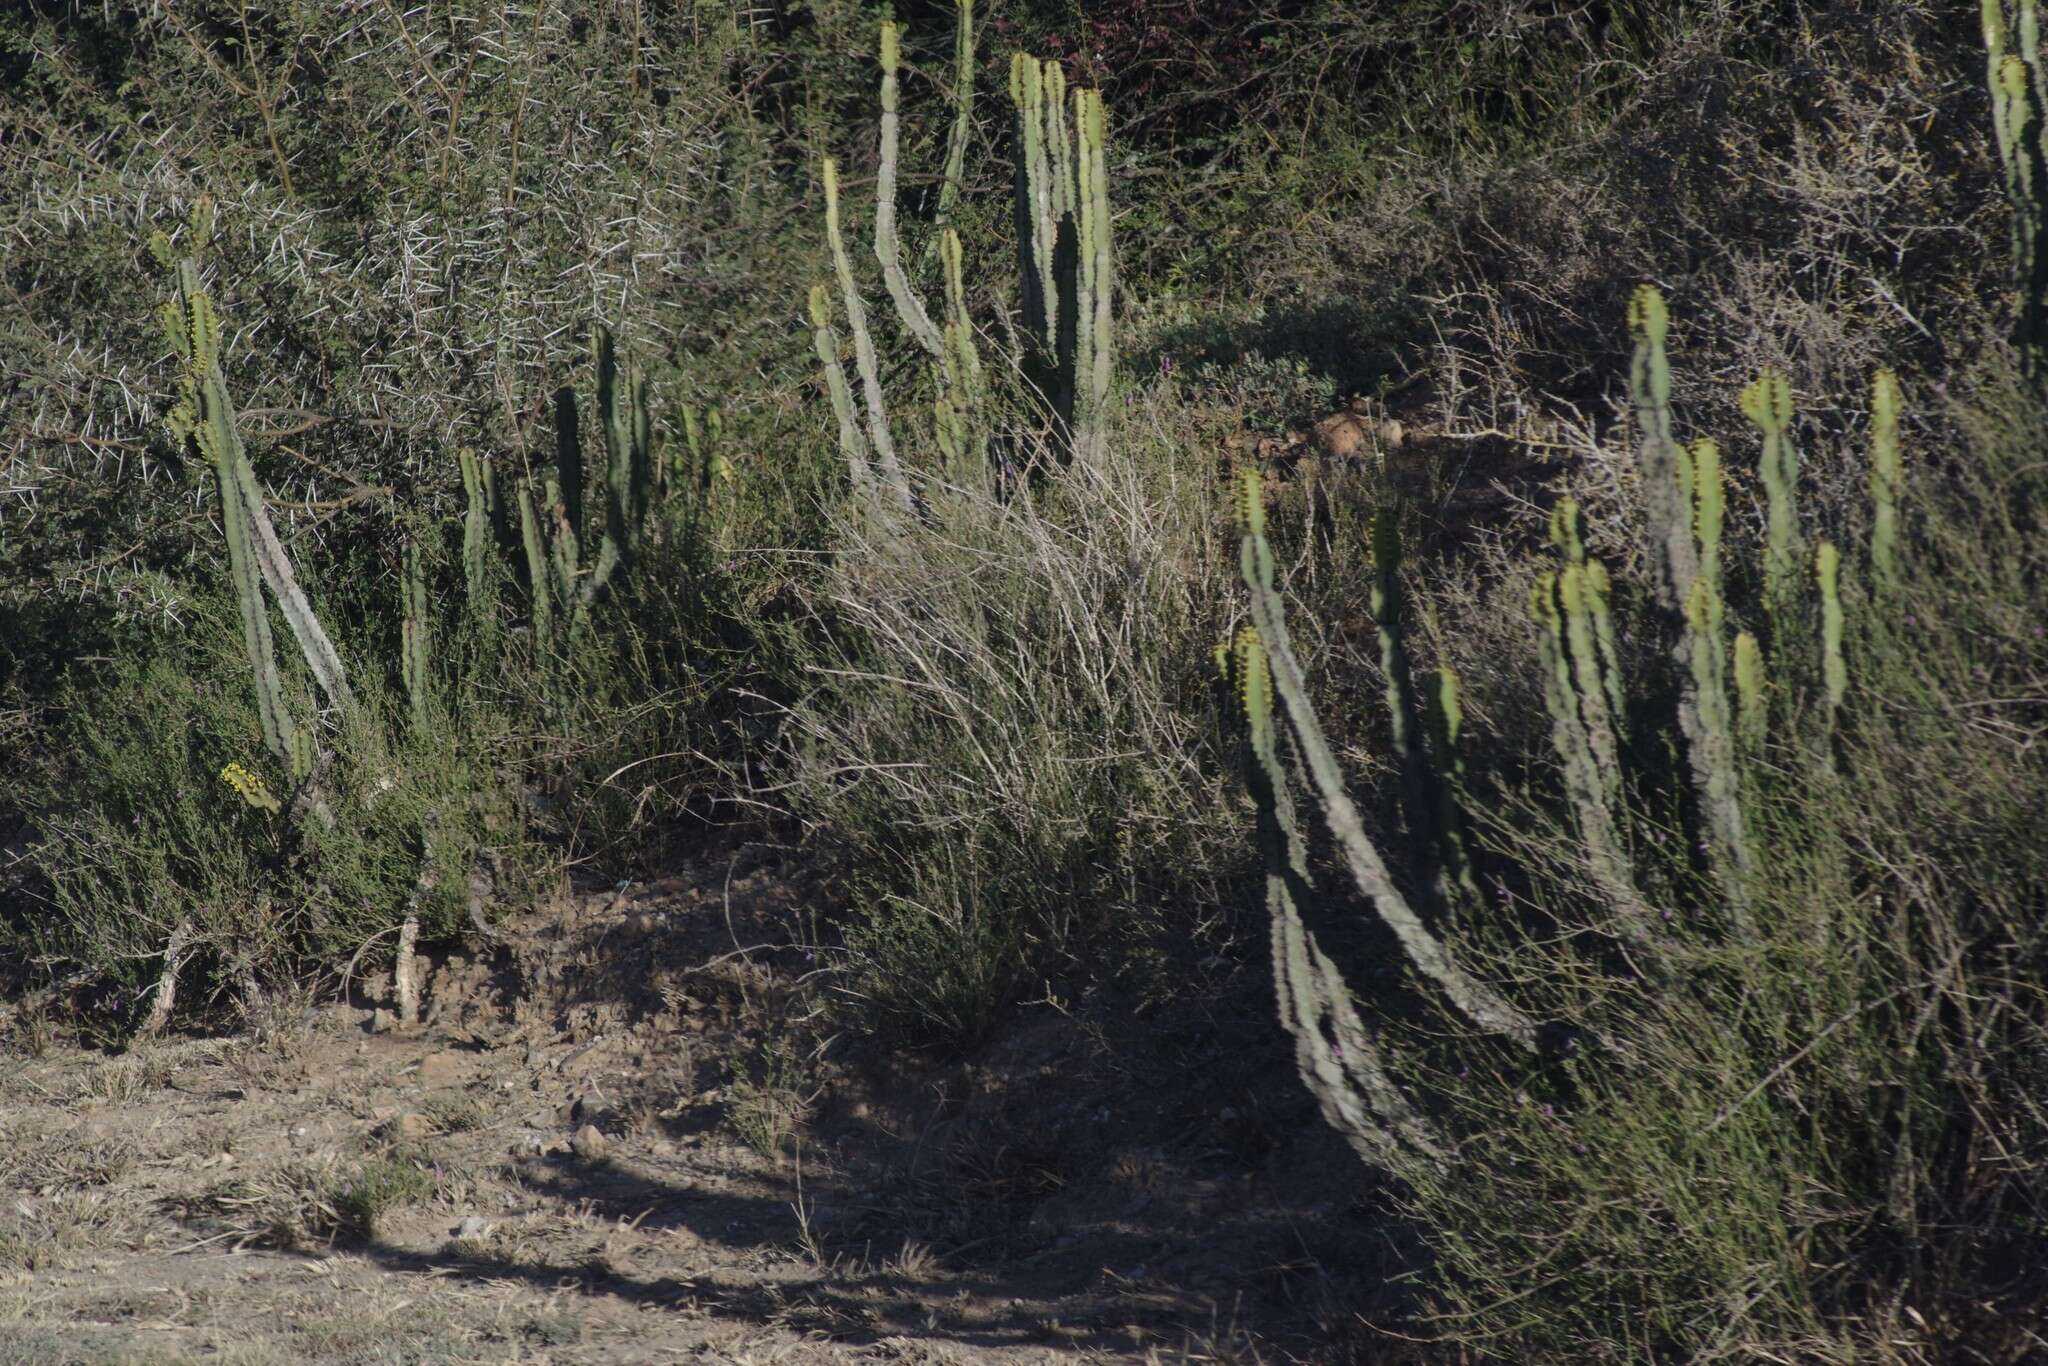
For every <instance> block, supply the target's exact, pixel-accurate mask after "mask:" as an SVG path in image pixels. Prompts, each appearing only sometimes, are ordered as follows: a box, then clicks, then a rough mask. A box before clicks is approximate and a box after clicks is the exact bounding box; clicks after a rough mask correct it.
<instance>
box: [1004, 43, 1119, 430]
mask: <svg viewBox="0 0 2048 1366" xmlns="http://www.w3.org/2000/svg"><path fill="white" fill-rule="evenodd" d="M1068 94H1069V92H1068V90H1067V87H1066V78H1065V75H1064V73H1063V72H1062V70H1061V68H1060V65H1059V63H1057V62H1040V61H1038V60H1037V59H1036V58H1033V57H1029V56H1026V55H1024V54H1023V53H1018V54H1017V55H1016V56H1015V57H1014V58H1013V59H1012V61H1011V66H1010V99H1011V103H1012V105H1013V106H1014V110H1015V129H1016V137H1015V140H1014V141H1015V151H1014V156H1015V158H1016V186H1017V194H1018V202H1017V230H1018V253H1019V267H1020V273H1021V275H1022V277H1023V282H1024V324H1025V330H1026V331H1027V332H1028V333H1029V334H1030V336H1031V338H1032V341H1033V343H1034V345H1035V346H1036V348H1037V353H1038V358H1039V361H1040V365H1039V369H1040V370H1041V372H1043V374H1044V375H1045V378H1044V380H1043V382H1042V383H1041V385H1040V387H1041V388H1043V389H1045V390H1046V392H1047V397H1048V398H1049V399H1050V400H1051V402H1052V405H1053V408H1054V411H1055V413H1056V414H1057V416H1058V418H1059V420H1060V422H1061V424H1062V425H1063V426H1064V427H1065V429H1066V432H1067V434H1068V437H1069V439H1070V440H1071V442H1072V444H1073V449H1074V451H1075V453H1076V454H1078V455H1079V456H1081V457H1082V459H1083V460H1084V461H1085V462H1090V463H1092V462H1097V461H1099V460H1100V459H1101V458H1102V456H1103V454H1104V451H1103V439H1104V422H1105V419H1106V416H1107V410H1108V403H1109V387H1110V382H1111V379H1112V378H1113V376H1114V372H1115V366H1116V346H1115V326H1114V319H1113V314H1112V310H1111V297H1112V294H1113V292H1114V283H1115V264H1114V255H1113V253H1112V250H1111V245H1110V210H1109V163H1108V157H1107V142H1108V132H1107V126H1108V125H1107V115H1106V113H1105V111H1104V107H1103V103H1102V95H1101V92H1100V91H1095V90H1074V91H1072V92H1071V94H1072V108H1071V110H1070V109H1069V108H1068V103H1067V96H1068Z"/></svg>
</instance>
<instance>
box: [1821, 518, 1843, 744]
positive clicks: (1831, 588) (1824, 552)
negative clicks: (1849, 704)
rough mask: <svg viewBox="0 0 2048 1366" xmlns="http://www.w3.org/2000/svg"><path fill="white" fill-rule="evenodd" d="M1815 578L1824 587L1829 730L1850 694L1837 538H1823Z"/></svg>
mask: <svg viewBox="0 0 2048 1366" xmlns="http://www.w3.org/2000/svg"><path fill="white" fill-rule="evenodd" d="M1813 570H1814V581H1815V584H1816V585H1817V586H1818V587H1819V589H1820V675H1821V684H1822V687H1823V688H1824V690H1825V696H1826V699H1827V713H1826V714H1827V731H1828V733H1829V734H1833V732H1834V728H1835V718H1836V716H1837V715H1838V714H1839V713H1840V711H1841V709H1842V703H1843V702H1844V701H1845V700H1846V699H1847V697H1848V695H1849V666H1848V662H1847V661H1846V660H1845V659H1844V657H1843V655H1842V634H1843V614H1842V555H1841V552H1840V551H1839V550H1837V549H1836V548H1835V543H1834V542H1833V541H1822V542H1821V543H1820V545H1819V546H1818V547H1817V548H1816V549H1815V551H1814V556H1813Z"/></svg>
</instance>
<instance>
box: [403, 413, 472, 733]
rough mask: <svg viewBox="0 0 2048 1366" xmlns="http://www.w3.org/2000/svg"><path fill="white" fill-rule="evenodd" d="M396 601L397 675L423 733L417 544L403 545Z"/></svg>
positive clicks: (422, 595) (423, 614)
mask: <svg viewBox="0 0 2048 1366" xmlns="http://www.w3.org/2000/svg"><path fill="white" fill-rule="evenodd" d="M465 454H466V452H465ZM466 472H467V462H465V473H466ZM467 550H468V547H467V546H465V547H464V551H465V560H466V559H467ZM399 601H400V604H401V607H402V612H401V618H402V619H401V620H400V622H399V660H398V667H399V675H400V677H401V678H402V679H403V680H404V682H405V695H406V698H407V700H408V701H410V702H411V704H412V723H413V726H414V728H415V729H416V730H417V731H418V732H419V733H420V734H422V735H424V734H426V732H427V728H428V721H429V718H428V714H427V712H428V705H427V704H428V692H429V686H430V685H429V679H428V672H427V669H428V665H427V659H428V655H429V645H428V626H427V620H428V618H427V576H426V573H425V571H424V570H423V569H422V568H421V567H420V552H419V547H417V546H411V545H409V546H407V547H406V548H405V569H404V572H403V573H402V574H401V575H400V580H399Z"/></svg>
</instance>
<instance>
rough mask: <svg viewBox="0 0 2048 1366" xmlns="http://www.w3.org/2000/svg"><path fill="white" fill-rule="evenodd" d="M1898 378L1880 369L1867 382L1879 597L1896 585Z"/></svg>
mask: <svg viewBox="0 0 2048 1366" xmlns="http://www.w3.org/2000/svg"><path fill="white" fill-rule="evenodd" d="M1899 408H1900V397H1899V377H1898V376H1897V375H1895V374H1893V373H1892V372H1891V371H1890V370H1879V371H1878V372H1877V374H1876V376H1875V377H1874V378H1873V379H1872V380H1871V382H1870V502H1871V522H1870V578H1871V588H1872V590H1873V592H1874V593H1875V594H1876V596H1878V597H1880V598H1886V599H1889V598H1892V597H1895V596H1896V595H1897V592H1898V587H1899V499H1900V497H1901V496H1902V495H1903V493H1904V491H1905V484H1906V479H1905V470H1904V463H1903V461H1902V460H1901V458H1900V455H1899Z"/></svg>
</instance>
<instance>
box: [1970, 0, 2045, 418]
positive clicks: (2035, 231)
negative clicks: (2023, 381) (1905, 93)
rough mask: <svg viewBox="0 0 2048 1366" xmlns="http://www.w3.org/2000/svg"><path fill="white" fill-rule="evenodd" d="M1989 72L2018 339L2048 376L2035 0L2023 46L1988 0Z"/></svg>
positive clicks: (2031, 371) (2023, 23)
mask: <svg viewBox="0 0 2048 1366" xmlns="http://www.w3.org/2000/svg"><path fill="white" fill-rule="evenodd" d="M1981 10H1982V20H1983V27H1984V48H1985V55H1986V64H1985V65H1986V70H1985V80H1986V84H1987V85H1988V86H1989V87H1990V94H1991V124H1992V132H1993V137H1994V141H1995V142H1996V144H1997V149H1998V159H1999V163H2000V165H2001V166H2002V167H2003V168H2004V170H2005V188H2006V196H2007V198H2008V199H2009V200H2010V201H2011V203H2012V214H2013V217H2012V254H2013V266H2012V268H2013V277H2014V279H2015V281H2016V282H2017V284H2018V286H2019V290H2020V311H2019V317H2018V318H2017V319H2016V320H2015V322H2014V326H2013V340H2014V342H2015V343H2016V344H2017V346H2018V348H2019V352H2020V363H2021V366H2022V368H2023V369H2024V371H2025V373H2026V374H2027V375H2028V376H2029V377H2031V378H2033V379H2036V380H2040V379H2042V378H2043V377H2044V376H2048V160H2044V155H2048V148H2044V145H2043V139H2044V137H2048V119H2044V114H2048V78H2044V76H2043V70H2042V58H2041V51H2040V15H2039V12H2038V10H2037V7H2036V4H2035V0H2019V8H2018V20H2019V23H2018V28H2019V32H2018V33H2017V35H2015V36H2016V37H2017V38H2018V40H2019V45H2018V51H2017V52H2014V51H2010V50H2008V47H2007V33H2006V21H2005V4H2004V0H1982V6H1981Z"/></svg>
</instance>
